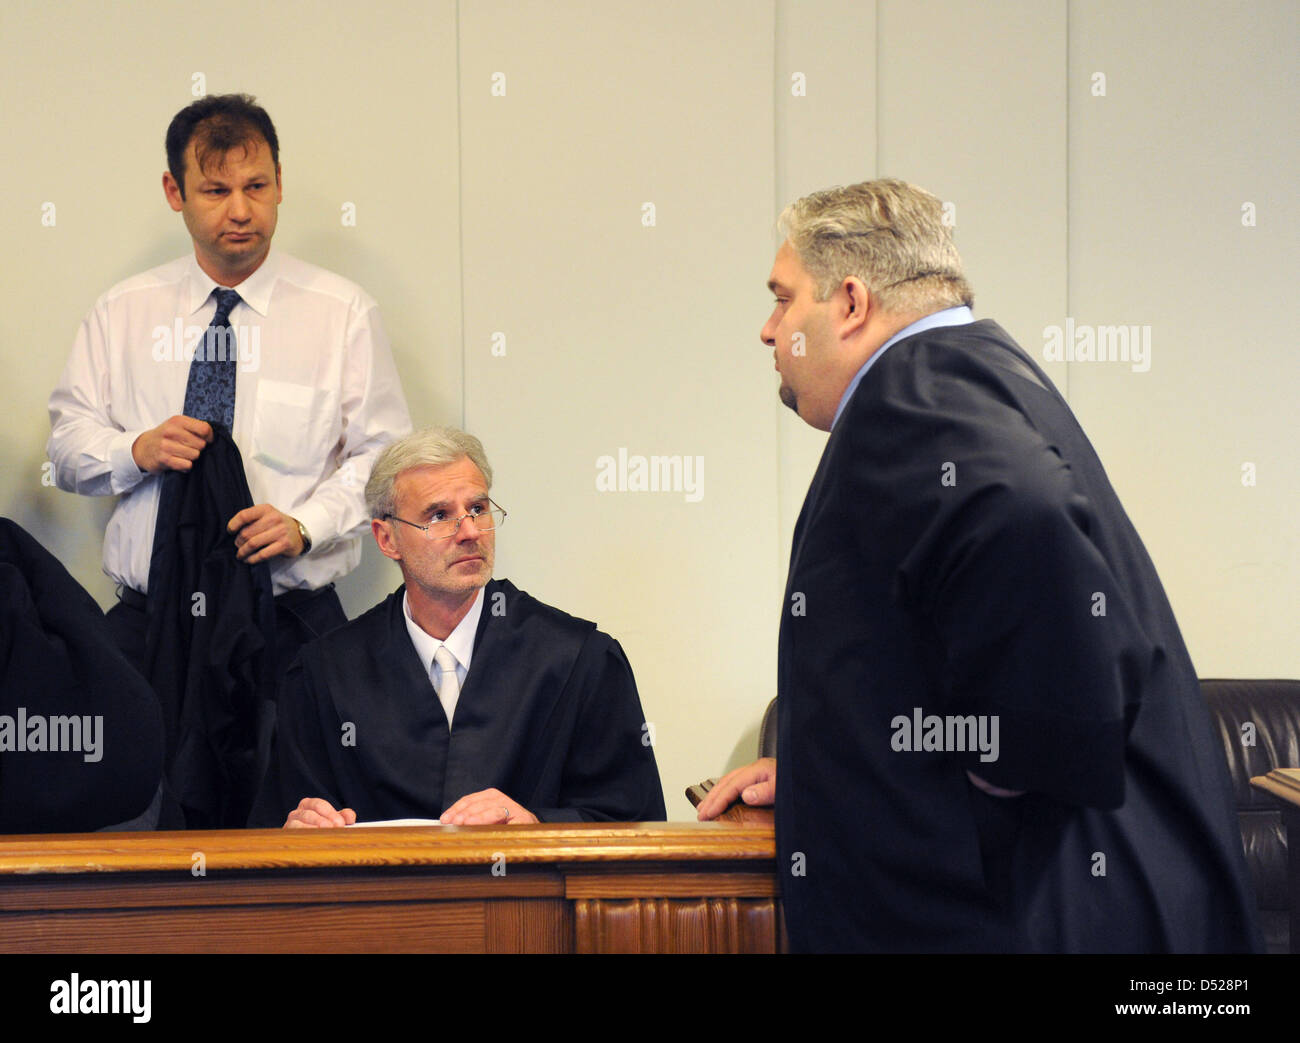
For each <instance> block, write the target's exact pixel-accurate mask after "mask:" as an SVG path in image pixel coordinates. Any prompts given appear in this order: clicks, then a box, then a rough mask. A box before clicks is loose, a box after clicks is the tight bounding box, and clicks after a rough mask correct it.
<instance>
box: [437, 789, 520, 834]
mask: <svg viewBox="0 0 1300 1043" xmlns="http://www.w3.org/2000/svg"><path fill="white" fill-rule="evenodd" d="M438 821H440V822H441V823H442V824H443V825H444V826H493V825H502V824H504V823H506V822H509V823H510V824H511V825H516V824H517V823H520V822H536V821H537V816H536V815H534V814H533V813H532V812H531V811H529V810H528V809H527V808H526V807H524V806H523V805H521V804H517V803H515V802H514V801H513V800H511V799H510V798H509V797H507V796H506V795H505V794H504V793H502V792H501V791H500V790H499V789H481V790H479V791H478V792H477V793H469V794H466V795H465V796H463V797H461V798H460V800H458V801H456V803H455V804H453V805H452V806H451V807H449V808H448V809H447V810H446V811H444V812H443V813H442V814H441V815H439V816H438Z"/></svg>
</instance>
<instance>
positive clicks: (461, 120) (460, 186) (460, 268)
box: [456, 0, 469, 430]
mask: <svg viewBox="0 0 1300 1043" xmlns="http://www.w3.org/2000/svg"><path fill="white" fill-rule="evenodd" d="M460 3H461V0H456V253H457V264H456V271H457V278H458V279H459V280H460V427H461V430H466V429H468V426H469V417H468V416H467V415H466V414H467V411H468V408H469V406H468V400H469V351H468V348H469V345H468V342H467V336H468V333H467V329H466V327H467V322H466V317H465V97H464V91H463V90H462V89H461V58H460V56H461V43H462V41H461V25H460Z"/></svg>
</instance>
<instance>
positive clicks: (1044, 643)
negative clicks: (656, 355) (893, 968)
mask: <svg viewBox="0 0 1300 1043" xmlns="http://www.w3.org/2000/svg"><path fill="white" fill-rule="evenodd" d="M781 224H782V229H783V232H784V233H785V235H786V236H787V238H786V241H785V243H784V244H783V245H782V246H781V248H780V251H779V252H778V253H777V256H776V262H775V264H774V266H773V268H772V274H771V279H770V281H769V283H768V286H769V287H770V288H771V290H772V292H773V293H774V294H775V296H776V307H775V310H774V311H773V313H772V316H771V317H770V318H769V319H768V320H767V323H766V325H765V326H764V327H763V331H762V340H763V343H764V344H767V345H769V346H770V347H772V348H773V352H774V357H775V360H776V368H777V371H778V372H779V373H780V375H781V388H780V397H781V400H782V402H784V403H785V404H786V405H787V406H789V407H790V408H791V409H794V410H795V411H796V412H798V414H799V415H800V416H801V417H802V418H803V419H804V420H805V421H807V422H808V423H809V424H811V425H812V426H813V427H816V428H818V429H820V430H823V431H829V432H830V439H829V440H828V442H827V444H826V449H825V451H824V453H823V454H822V458H821V462H820V464H819V466H818V468H817V472H816V474H815V476H814V477H813V481H812V485H811V487H810V488H809V491H808V495H807V498H806V500H805V501H804V506H803V510H802V512H801V514H800V516H799V520H798V523H797V524H796V527H795V533H794V545H793V549H792V551H791V559H790V573H789V580H788V585H787V588H786V595H785V603H784V606H783V613H782V618H781V636H780V655H779V677H778V698H777V705H778V721H779V724H778V729H779V730H778V756H779V760H780V772H779V773H778V772H777V770H776V769H777V763H776V761H774V760H764V761H759V762H757V763H755V764H752V765H749V766H748V767H745V768H741V769H738V770H736V771H734V772H732V773H731V774H730V775H728V776H726V777H725V778H724V779H723V780H722V781H721V782H720V783H719V784H718V785H717V786H716V787H715V788H714V790H713V791H712V793H711V794H710V796H709V798H708V799H707V800H705V801H704V802H702V803H701V805H700V809H699V813H700V817H701V818H711V817H713V816H715V815H717V814H718V813H719V812H721V811H722V810H723V809H724V808H725V807H726V805H727V804H728V803H729V802H730V801H731V800H733V799H735V798H736V797H738V796H739V797H741V798H742V799H744V800H745V801H746V802H748V803H751V804H771V803H773V802H775V805H776V828H777V842H778V864H779V865H780V867H781V872H782V889H783V894H784V901H785V911H786V917H787V923H788V927H789V935H790V941H791V944H792V946H793V947H794V948H795V949H798V950H805V951H808V950H823V951H846V950H859V951H863V950H865V951H914V952H916V951H920V952H955V951H983V952H989V951H1032V952H1093V951H1120V952H1149V951H1173V952H1193V951H1241V950H1252V949H1258V947H1259V941H1258V930H1257V928H1256V926H1255V922H1254V920H1255V917H1254V902H1253V899H1252V895H1251V888H1250V886H1249V883H1248V880H1247V870H1246V866H1245V862H1244V858H1243V854H1242V846H1241V836H1240V832H1239V830H1238V827H1237V824H1236V819H1235V815H1234V814H1233V811H1232V805H1231V801H1230V796H1229V788H1228V779H1227V772H1226V767H1225V765H1224V763H1223V754H1222V751H1221V748H1220V747H1219V746H1218V745H1217V742H1218V740H1216V739H1215V738H1214V737H1213V735H1212V733H1211V729H1210V724H1209V719H1208V714H1207V711H1206V707H1205V704H1204V701H1203V699H1202V697H1201V694H1200V689H1199V686H1198V682H1197V677H1196V672H1195V670H1194V668H1193V666H1192V663H1191V660H1190V658H1189V657H1188V654H1187V650H1186V648H1185V647H1184V645H1183V640H1182V637H1181V636H1180V634H1179V631H1178V626H1177V623H1176V622H1175V620H1174V616H1173V612H1172V611H1171V609H1170V606H1169V603H1168V601H1167V599H1166V598H1165V594H1164V591H1163V589H1162V588H1161V585H1160V580H1159V578H1158V577H1157V575H1156V572H1155V568H1154V567H1153V565H1152V563H1151V560H1150V558H1149V557H1148V556H1147V553H1146V550H1145V549H1144V548H1143V546H1142V542H1141V540H1140V539H1139V538H1138V535H1137V533H1136V532H1135V531H1134V529H1133V526H1132V524H1131V523H1130V522H1129V520H1128V517H1127V515H1126V514H1125V513H1124V509H1123V507H1122V506H1121V505H1120V503H1119V500H1118V498H1117V497H1116V495H1115V491H1114V489H1112V488H1111V485H1110V482H1109V481H1108V480H1107V478H1106V474H1105V471H1104V470H1103V469H1102V465H1101V462H1100V461H1099V460H1098V459H1097V455H1096V453H1095V452H1094V451H1093V448H1092V446H1091V445H1090V444H1089V442H1088V440H1087V438H1086V437H1085V436H1084V434H1083V431H1082V430H1081V429H1080V428H1079V425H1078V422H1077V421H1076V420H1075V418H1074V416H1073V414H1072V413H1071V412H1070V409H1069V407H1068V406H1067V405H1066V403H1065V400H1064V399H1063V398H1062V397H1061V395H1060V394H1059V392H1057V390H1056V388H1055V387H1053V385H1052V383H1051V381H1050V380H1049V379H1048V378H1047V376H1046V375H1045V374H1044V373H1043V372H1042V370H1041V369H1039V367H1038V366H1037V365H1035V364H1034V362H1033V361H1032V360H1031V359H1030V358H1029V356H1028V355H1027V354H1026V353H1025V352H1024V351H1023V350H1022V349H1021V348H1020V347H1018V346H1017V345H1016V344H1015V343H1014V342H1013V341H1012V339H1011V337H1010V336H1009V335H1008V334H1007V333H1006V331H1005V330H1003V329H1002V328H1001V327H1000V326H998V325H997V324H996V323H994V322H991V321H989V320H981V321H975V319H974V316H973V315H972V313H971V305H972V302H973V297H972V294H971V290H970V287H969V286H968V284H967V283H966V280H965V278H964V276H963V274H962V268H961V261H960V258H959V257H958V255H957V251H956V248H955V247H954V246H953V243H952V239H951V234H950V231H949V229H948V228H947V227H945V225H944V223H943V221H942V207H941V204H940V202H939V200H938V199H936V198H935V197H934V196H932V195H930V194H929V193H928V192H925V191H923V190H921V189H918V188H916V187H914V186H911V185H907V184H904V183H903V182H900V181H894V180H881V181H874V182H867V183H864V184H859V185H853V186H850V187H848V188H838V189H830V190H827V191H823V192H818V193H815V194H813V195H811V196H808V197H806V198H804V199H801V200H799V201H798V202H796V203H794V204H793V205H792V206H790V207H789V208H787V210H786V212H785V213H784V214H783V215H782V222H781Z"/></svg>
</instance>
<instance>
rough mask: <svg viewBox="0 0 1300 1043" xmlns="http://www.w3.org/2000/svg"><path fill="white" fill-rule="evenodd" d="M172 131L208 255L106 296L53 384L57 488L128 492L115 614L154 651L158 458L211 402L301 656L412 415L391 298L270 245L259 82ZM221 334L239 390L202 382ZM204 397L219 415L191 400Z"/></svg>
mask: <svg viewBox="0 0 1300 1043" xmlns="http://www.w3.org/2000/svg"><path fill="white" fill-rule="evenodd" d="M166 144H167V161H168V170H167V172H165V173H164V174H163V178H162V180H163V191H164V193H165V195H166V198H167V202H168V204H169V205H170V206H171V208H172V209H173V210H175V211H177V212H178V213H180V214H181V215H182V216H183V218H184V220H185V226H186V228H187V229H188V230H189V233H190V237H191V239H192V240H193V244H194V250H193V254H192V255H190V256H186V257H183V258H181V259H179V260H176V261H173V262H171V263H170V264H165V265H163V266H161V267H159V268H155V269H152V270H151V271H148V272H145V273H143V274H141V275H137V276H135V277H133V278H131V279H127V280H126V281H124V282H121V283H119V284H118V285H116V286H114V287H113V288H112V289H110V290H109V291H108V292H107V293H105V294H104V295H103V296H102V297H100V299H99V300H98V301H97V302H96V303H95V306H94V307H93V308H92V309H91V311H90V313H89V314H88V315H87V316H86V318H85V320H84V321H83V322H82V325H81V328H80V330H79V331H78V333H77V338H76V341H75V343H74V345H73V348H72V353H71V356H70V357H69V359H68V363H67V366H66V368H65V370H64V372H63V376H62V378H61V380H60V382H59V386H58V387H57V388H56V389H55V390H54V393H53V394H52V395H51V397H50V424H51V434H50V441H49V446H48V453H49V458H50V460H51V461H52V462H53V464H54V467H55V474H56V477H57V481H58V484H59V486H60V488H63V489H66V490H69V491H72V492H78V493H83V494H87V495H92V496H99V495H120V496H121V500H120V502H119V503H118V505H117V507H116V509H115V510H114V512H113V515H112V517H111V519H110V520H109V523H108V531H107V533H106V535H105V540H104V571H105V572H106V573H107V574H108V575H109V576H110V577H112V578H113V579H114V580H116V581H117V583H118V584H119V599H120V603H119V604H118V605H116V606H114V607H113V609H112V610H110V612H109V613H108V618H109V622H110V625H111V626H112V628H113V630H114V633H115V636H116V639H117V641H118V643H119V646H120V647H121V648H122V650H123V652H124V653H125V654H126V655H127V657H128V658H130V659H132V660H133V661H135V662H137V663H140V662H141V660H142V657H143V643H144V629H145V607H146V605H147V598H148V580H149V567H150V560H151V555H152V550H153V544H154V523H155V519H156V517H157V513H158V505H159V494H160V489H161V486H162V481H161V478H162V475H163V474H164V472H166V471H169V470H174V471H181V472H185V471H189V470H190V469H191V468H192V466H193V464H194V461H195V460H196V459H198V457H199V455H200V454H201V453H202V452H203V450H204V449H205V447H206V446H208V445H209V444H210V443H211V442H212V439H213V429H212V423H210V422H209V419H212V420H213V421H214V422H225V423H227V424H228V426H229V427H230V430H231V433H232V435H233V439H234V442H235V444H236V445H237V446H238V448H239V450H240V453H241V455H242V457H243V464H244V469H245V474H246V477H247V480H248V486H249V490H250V492H251V494H252V498H253V501H254V506H251V507H248V508H247V509H245V510H241V511H239V512H238V513H237V514H235V515H234V516H233V517H231V518H230V519H229V522H228V529H229V531H230V532H231V533H233V534H234V536H235V545H236V547H237V553H238V557H239V558H240V559H241V560H243V561H245V562H247V563H249V564H254V563H257V562H261V561H266V562H268V564H269V566H270V570H271V579H272V585H273V589H274V592H275V594H276V595H277V597H276V606H277V612H276V617H277V636H276V640H277V644H278V646H279V648H278V651H279V657H278V658H279V662H280V664H281V669H285V668H287V667H288V665H289V663H290V662H291V661H292V659H293V657H294V655H295V654H296V651H297V646H298V645H299V644H301V643H302V642H303V641H305V640H310V639H311V638H312V637H314V636H317V635H318V634H320V633H323V632H324V631H325V630H328V629H332V628H333V627H334V626H337V625H340V624H342V623H343V622H345V621H346V617H345V616H344V614H343V610H342V607H341V606H340V604H339V601H338V597H337V595H336V594H335V593H334V591H333V582H334V581H335V580H337V579H338V578H340V577H341V576H343V575H346V574H347V573H348V572H350V571H351V570H352V569H353V568H355V567H356V565H357V564H358V562H359V561H360V558H361V534H362V532H363V531H364V529H365V527H366V524H367V522H368V521H369V516H368V515H367V513H366V507H365V497H364V489H365V483H366V479H367V477H368V476H369V473H370V468H371V465H372V464H373V462H374V459H375V457H376V456H377V455H378V453H379V452H380V451H381V450H382V449H383V447H384V446H385V445H386V444H388V443H389V442H391V441H392V440H393V439H394V438H396V437H400V436H401V435H403V434H405V433H406V432H408V431H409V430H410V418H409V415H408V413H407V408H406V402H405V399H404V397H403V394H402V389H401V385H400V383H399V381H398V377H397V371H396V368H395V366H394V364H393V359H392V355H391V352H390V350H389V345H388V339H387V337H386V335H385V333H384V329H383V325H382V323H381V321H380V317H379V311H378V308H377V306H376V304H375V302H374V301H373V300H372V299H371V298H370V297H369V296H368V295H367V294H366V293H365V292H364V291H363V290H362V289H361V288H360V287H358V286H356V285H355V284H353V283H352V282H349V281H348V280H346V279H344V278H342V277H340V276H338V275H335V274H333V273H331V272H327V271H325V270H323V269H320V268H317V267H315V266H313V265H309V264H306V263H304V262H302V261H299V260H297V259H295V258H293V257H289V256H287V255H285V254H282V253H278V252H276V251H273V250H272V249H271V238H272V236H273V235H274V233H275V227H276V212H277V207H278V205H279V203H280V201H281V198H282V190H281V177H280V175H281V172H280V162H279V141H278V138H277V135H276V133H275V128H274V126H273V125H272V123H271V120H270V117H269V116H268V115H267V114H266V112H265V110H264V109H262V108H261V107H260V106H258V105H256V104H254V102H253V99H252V98H251V97H248V96H247V95H220V96H212V97H207V98H203V99H200V100H199V101H197V102H194V103H193V104H192V105H190V106H188V107H187V108H185V109H183V110H182V111H181V112H179V113H178V114H177V115H176V117H175V118H174V119H173V120H172V122H171V126H170V127H169V128H168V131H167V139H166ZM231 290H233V291H234V293H233V294H232V293H230V291H231ZM235 294H237V296H235ZM214 334H215V335H216V336H215V339H214ZM223 335H224V336H223ZM223 345H224V347H225V350H226V353H227V355H226V357H223V356H222V355H221V349H222V346H223ZM214 348H215V350H214ZM205 352H206V356H207V360H208V361H214V360H215V361H217V362H228V361H229V358H235V359H236V362H235V364H233V365H229V366H227V367H226V368H225V369H224V370H223V373H222V375H221V376H219V377H216V378H214V379H216V380H218V382H220V381H226V382H227V384H228V385H229V386H227V387H226V388H225V389H224V390H220V389H219V390H216V391H214V390H212V387H211V385H209V386H207V387H206V388H204V387H198V388H197V389H196V386H195V381H194V379H192V378H191V376H190V370H191V360H195V361H193V366H194V368H196V369H197V368H198V367H199V366H200V362H201V361H202V360H203V359H204V356H205ZM196 353H197V360H196ZM196 396H197V397H196ZM231 399H233V401H231ZM195 402H206V403H207V407H208V408H206V412H207V416H206V417H199V416H194V415H187V413H186V407H187V406H192V404H193V403H195ZM223 410H224V414H223ZM194 411H195V412H198V409H197V408H194ZM218 418H222V419H218Z"/></svg>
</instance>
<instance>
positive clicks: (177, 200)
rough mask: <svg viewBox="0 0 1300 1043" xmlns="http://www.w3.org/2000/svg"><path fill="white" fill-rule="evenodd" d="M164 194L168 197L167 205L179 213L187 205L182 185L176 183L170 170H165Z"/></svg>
mask: <svg viewBox="0 0 1300 1043" xmlns="http://www.w3.org/2000/svg"><path fill="white" fill-rule="evenodd" d="M163 195H165V196H166V197H167V205H168V206H170V207H171V208H172V209H173V210H175V211H176V212H177V213H178V214H179V213H180V212H181V209H182V208H183V207H184V206H185V200H184V198H182V196H181V186H180V185H178V184H177V183H176V179H175V178H174V177H172V172H171V171H170V170H164V171H163Z"/></svg>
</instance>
